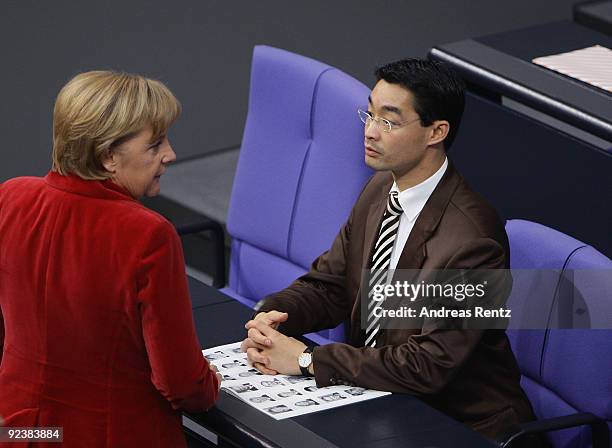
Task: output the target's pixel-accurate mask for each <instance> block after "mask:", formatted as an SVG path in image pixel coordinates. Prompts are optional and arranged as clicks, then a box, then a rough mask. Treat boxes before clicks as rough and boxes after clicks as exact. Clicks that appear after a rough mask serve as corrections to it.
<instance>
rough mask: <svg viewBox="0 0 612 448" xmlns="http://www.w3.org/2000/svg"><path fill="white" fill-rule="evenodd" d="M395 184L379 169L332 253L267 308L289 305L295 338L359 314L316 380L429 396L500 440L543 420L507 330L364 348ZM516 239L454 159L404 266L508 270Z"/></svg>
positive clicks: (428, 334)
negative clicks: (366, 309)
mask: <svg viewBox="0 0 612 448" xmlns="http://www.w3.org/2000/svg"><path fill="white" fill-rule="evenodd" d="M392 182H393V179H392V176H391V174H390V173H378V174H376V175H374V176H373V177H372V178H371V180H370V181H369V182H368V184H367V185H366V186H365V188H364V190H363V192H362V193H361V195H360V197H359V198H358V200H357V202H356V203H355V206H354V208H353V210H352V212H351V215H350V217H349V219H348V221H347V223H346V224H345V225H344V226H343V227H342V229H341V230H340V233H339V234H338V236H337V237H336V239H335V240H334V242H333V244H332V246H331V248H330V249H329V251H327V252H325V253H324V254H323V255H321V256H320V257H319V258H317V259H316V260H315V261H314V263H313V265H312V269H311V271H310V272H309V273H308V274H306V275H304V276H303V277H300V278H299V279H298V280H296V281H295V282H294V283H293V284H291V285H290V286H289V287H288V288H286V289H284V290H283V291H280V292H278V293H276V294H273V295H271V296H268V297H266V298H265V299H264V301H262V306H261V308H260V311H269V310H279V311H285V312H287V313H289V319H288V320H287V322H286V323H284V324H283V325H281V326H280V327H279V329H280V331H282V332H283V333H285V334H288V335H299V334H304V333H308V332H310V331H316V330H320V329H324V328H333V327H335V326H336V325H338V324H339V323H341V322H343V321H345V320H346V319H350V336H349V340H348V344H341V343H334V344H329V345H325V346H321V347H317V348H315V350H314V354H313V360H314V361H313V362H314V368H315V375H316V382H317V385H318V386H320V387H323V386H329V385H333V384H347V385H348V384H350V385H353V384H354V385H358V386H363V387H367V388H372V389H378V390H385V391H391V392H399V393H409V394H413V395H417V396H420V397H421V398H422V399H423V400H424V401H426V402H427V403H429V404H430V405H432V406H433V407H435V408H437V409H439V410H441V411H442V412H444V413H446V414H447V415H450V416H451V417H454V418H455V419H457V420H459V421H461V422H464V423H466V424H468V425H470V426H472V427H473V428H474V429H476V430H477V431H479V432H481V433H483V434H485V435H487V436H490V437H493V436H497V435H499V434H500V433H501V432H502V431H504V430H505V429H507V428H508V427H510V426H512V425H514V424H516V423H518V422H522V421H527V420H530V419H532V418H533V413H532V410H531V406H530V404H529V401H528V400H527V397H526V396H525V394H524V392H523V391H522V389H521V387H520V385H519V379H520V372H519V369H518V366H517V364H516V361H515V359H514V356H513V354H512V352H511V350H510V345H509V342H508V338H507V337H506V334H505V332H504V331H500V330H485V331H479V330H435V329H427V328H422V329H420V330H381V331H380V332H379V334H378V336H377V344H376V345H377V346H376V348H369V347H364V346H363V345H364V342H365V332H364V330H363V329H362V328H361V322H360V314H361V306H360V292H359V288H360V283H361V276H362V270H363V269H366V268H367V267H368V263H369V262H370V257H371V251H372V247H373V245H374V244H375V241H376V236H377V231H378V227H379V225H380V221H381V218H382V215H383V212H384V209H385V205H386V201H387V196H388V193H389V190H390V188H391V184H392ZM508 266H509V248H508V238H507V236H506V232H505V230H504V226H503V223H502V222H501V220H500V219H499V217H498V216H497V214H496V213H495V211H494V210H493V208H492V207H491V206H490V205H489V204H488V203H487V202H486V201H485V200H484V199H483V198H482V197H481V196H479V195H478V194H477V193H475V192H474V191H472V190H471V189H470V188H469V187H468V185H467V184H466V182H465V181H464V179H463V178H462V176H461V175H460V174H459V173H458V172H457V171H456V170H455V168H454V167H453V165H452V164H451V163H449V165H448V168H447V170H446V173H445V174H444V176H443V178H442V179H441V181H440V183H439V184H438V185H437V187H436V189H435V190H434V192H433V193H432V195H431V196H430V198H429V200H428V201H427V203H426V205H425V207H424V208H423V210H422V211H421V213H420V215H419V217H418V218H417V220H416V222H415V224H414V227H413V229H412V231H411V233H410V236H409V238H408V241H407V242H406V245H405V247H404V250H403V252H402V254H401V256H400V259H399V262H398V266H397V269H471V268H482V269H503V268H508Z"/></svg>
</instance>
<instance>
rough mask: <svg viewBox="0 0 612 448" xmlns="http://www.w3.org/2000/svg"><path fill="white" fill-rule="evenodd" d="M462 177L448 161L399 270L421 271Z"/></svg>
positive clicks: (419, 220) (401, 260) (411, 234)
mask: <svg viewBox="0 0 612 448" xmlns="http://www.w3.org/2000/svg"><path fill="white" fill-rule="evenodd" d="M460 180H461V177H460V176H459V174H458V173H457V171H456V170H455V167H454V166H453V164H452V163H451V161H450V160H449V161H448V167H447V168H446V172H445V173H444V176H442V179H440V182H439V183H438V185H437V186H436V188H435V189H434V191H433V192H432V193H431V196H430V197H429V199H428V200H427V202H426V203H425V207H423V210H421V213H420V214H419V217H418V218H417V219H416V222H415V223H414V227H413V228H412V231H411V232H410V236H409V237H408V240H407V241H406V245H405V246H404V250H403V251H402V254H401V255H400V258H399V260H398V263H397V269H420V268H421V267H422V266H423V263H424V261H425V258H426V257H427V250H426V246H425V243H426V242H427V240H429V238H431V236H432V235H433V233H434V231H435V230H436V228H437V227H438V224H439V223H440V220H441V219H442V215H444V212H445V211H446V207H447V206H448V203H449V201H450V198H451V197H452V195H453V193H454V192H455V190H456V189H457V186H458V185H459V182H460Z"/></svg>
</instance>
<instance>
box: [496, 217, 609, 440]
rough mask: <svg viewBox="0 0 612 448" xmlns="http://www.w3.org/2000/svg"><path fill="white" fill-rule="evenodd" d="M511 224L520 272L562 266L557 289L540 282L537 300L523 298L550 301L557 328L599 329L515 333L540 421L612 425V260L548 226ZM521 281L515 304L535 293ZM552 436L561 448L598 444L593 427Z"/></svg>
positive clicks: (513, 262)
mask: <svg viewBox="0 0 612 448" xmlns="http://www.w3.org/2000/svg"><path fill="white" fill-rule="evenodd" d="M506 229H507V231H508V236H509V239H510V247H511V251H510V256H511V265H512V268H513V269H520V268H525V269H527V268H529V269H536V268H541V269H560V276H559V278H558V282H557V283H556V285H554V287H553V288H550V289H546V287H542V285H538V296H537V297H533V296H523V297H522V300H523V301H526V302H529V301H539V302H541V303H544V304H546V306H548V307H549V311H550V313H549V314H550V320H549V325H552V326H559V325H561V326H563V324H564V323H565V324H566V325H573V326H578V327H581V328H591V329H549V330H511V331H508V334H509V337H510V340H511V343H512V347H513V350H514V353H515V355H516V357H517V361H518V363H519V366H520V368H521V372H522V379H521V384H522V386H523V388H524V390H525V392H526V393H527V395H528V396H529V399H530V400H531V403H532V405H533V407H534V411H535V413H536V415H537V417H538V419H547V418H554V417H561V416H565V415H570V414H575V413H578V412H591V413H593V414H595V415H596V416H598V417H600V418H602V419H604V420H606V421H607V423H608V427H612V425H611V423H610V422H612V331H611V330H609V329H610V328H611V327H610V321H611V319H612V292H611V291H612V261H611V260H610V259H608V258H607V257H605V256H604V255H602V254H601V253H599V252H597V251H596V250H595V249H594V248H592V247H590V246H587V245H585V244H584V243H581V242H580V241H577V240H575V239H574V238H572V237H569V236H567V235H564V234H562V233H560V232H557V231H555V230H553V229H549V228H547V227H544V226H542V225H540V224H535V223H531V222H528V221H521V220H514V221H509V222H508V224H507V226H506ZM520 286H521V285H519V290H518V291H516V290H515V291H513V296H514V295H516V296H517V297H513V300H515V301H519V300H521V298H520V297H518V296H519V295H520V294H524V293H525V292H526V291H527V290H526V289H521V288H520ZM523 286H524V285H523ZM515 303H517V302H515ZM606 328H607V329H606ZM548 438H549V440H550V442H551V443H552V444H553V446H555V447H563V448H570V447H571V448H583V447H589V446H591V431H590V429H589V428H588V427H586V426H578V427H575V428H570V429H564V430H559V431H553V432H550V433H548Z"/></svg>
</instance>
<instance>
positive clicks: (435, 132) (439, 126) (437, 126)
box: [429, 120, 450, 146]
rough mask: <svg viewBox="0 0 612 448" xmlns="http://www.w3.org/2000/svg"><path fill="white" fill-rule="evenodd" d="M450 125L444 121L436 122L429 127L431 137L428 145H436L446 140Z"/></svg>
mask: <svg viewBox="0 0 612 448" xmlns="http://www.w3.org/2000/svg"><path fill="white" fill-rule="evenodd" d="M449 130H450V125H449V123H448V121H446V120H436V121H434V122H433V123H432V125H431V131H432V132H431V136H430V138H429V145H430V146H433V145H436V144H438V143H440V142H442V141H444V139H445V138H446V136H447V135H448V131H449Z"/></svg>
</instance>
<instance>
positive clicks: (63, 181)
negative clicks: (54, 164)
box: [45, 171, 136, 201]
mask: <svg viewBox="0 0 612 448" xmlns="http://www.w3.org/2000/svg"><path fill="white" fill-rule="evenodd" d="M45 183H46V184H47V185H50V186H52V187H54V188H57V189H58V190H63V191H67V192H69V193H75V194H79V195H82V196H90V197H94V198H100V199H115V200H129V201H136V199H134V198H133V197H132V195H130V193H129V192H128V191H127V190H126V189H124V188H123V187H120V186H119V185H117V184H116V183H114V182H113V181H111V180H109V179H107V180H85V179H82V178H80V177H79V176H76V175H74V174H67V175H62V174H59V173H56V172H55V171H50V172H49V173H48V174H47V175H46V176H45Z"/></svg>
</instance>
